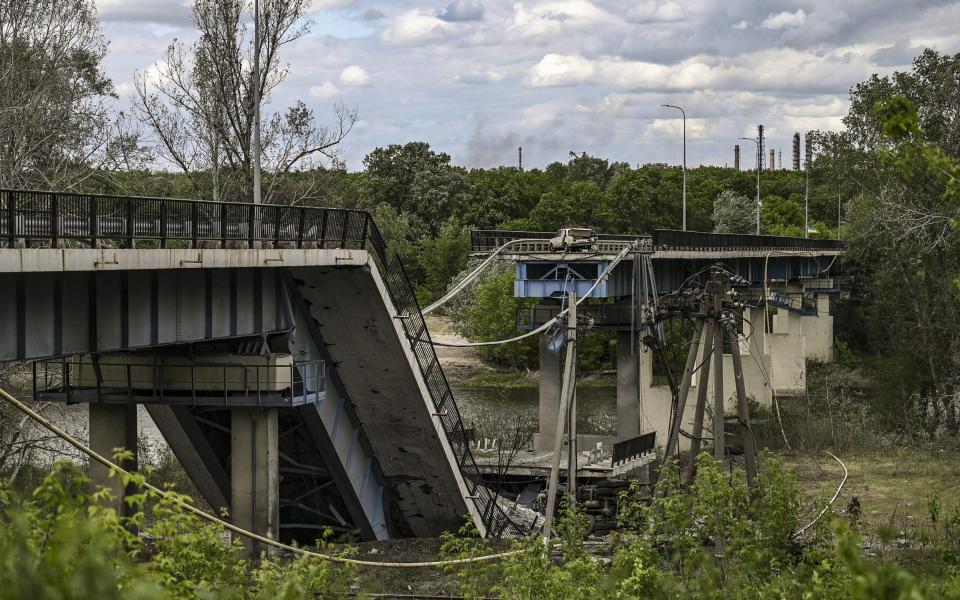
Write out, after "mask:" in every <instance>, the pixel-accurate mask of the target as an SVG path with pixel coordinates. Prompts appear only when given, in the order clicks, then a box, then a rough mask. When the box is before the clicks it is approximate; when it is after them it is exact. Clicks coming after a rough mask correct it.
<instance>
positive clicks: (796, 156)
mask: <svg viewBox="0 0 960 600" xmlns="http://www.w3.org/2000/svg"><path fill="white" fill-rule="evenodd" d="M793 170H794V171H799V170H800V132H797V133H795V134H793Z"/></svg>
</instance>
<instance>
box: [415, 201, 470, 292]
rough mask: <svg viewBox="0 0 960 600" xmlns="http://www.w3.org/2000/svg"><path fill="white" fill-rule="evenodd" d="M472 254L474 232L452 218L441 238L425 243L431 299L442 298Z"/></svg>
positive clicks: (424, 259)
mask: <svg viewBox="0 0 960 600" xmlns="http://www.w3.org/2000/svg"><path fill="white" fill-rule="evenodd" d="M469 252H470V231H469V229H467V228H466V227H464V226H463V225H462V224H461V223H460V221H459V220H457V219H455V218H451V219H449V220H448V221H447V222H446V223H444V224H443V227H442V228H441V229H440V233H439V235H437V237H435V238H426V239H424V240H423V244H422V245H421V251H420V257H421V258H420V264H421V266H422V267H423V271H424V274H425V283H426V289H427V292H428V293H429V294H430V298H431V299H434V298H438V297H440V296H441V295H443V293H444V292H445V291H446V289H447V284H448V283H450V279H451V278H453V276H454V275H456V274H457V273H459V272H460V271H462V270H463V268H464V267H465V266H466V264H467V255H468V254H469Z"/></svg>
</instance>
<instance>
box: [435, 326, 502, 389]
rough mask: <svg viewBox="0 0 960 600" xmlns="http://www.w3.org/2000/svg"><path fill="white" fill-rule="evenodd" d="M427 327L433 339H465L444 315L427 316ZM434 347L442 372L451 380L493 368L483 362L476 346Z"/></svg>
mask: <svg viewBox="0 0 960 600" xmlns="http://www.w3.org/2000/svg"><path fill="white" fill-rule="evenodd" d="M427 327H428V328H429V329H430V337H431V338H432V339H433V340H434V341H437V342H447V343H461V342H466V341H467V339H466V338H464V337H463V336H462V335H460V334H458V333H457V332H456V331H454V329H453V326H452V325H451V324H450V320H449V319H448V318H446V317H440V316H435V315H430V316H428V317H427ZM434 348H435V350H436V352H437V358H439V359H440V364H441V365H443V370H444V373H446V375H447V378H448V379H449V380H451V381H456V380H459V379H463V378H465V377H469V376H471V375H475V374H477V373H482V372H488V371H492V370H493V369H491V368H490V367H488V366H487V365H485V364H484V363H483V361H482V360H481V359H480V354H479V352H477V350H476V348H450V347H447V346H435V347H434Z"/></svg>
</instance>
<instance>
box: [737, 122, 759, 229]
mask: <svg viewBox="0 0 960 600" xmlns="http://www.w3.org/2000/svg"><path fill="white" fill-rule="evenodd" d="M740 139H741V140H749V141H751V142H753V143H754V144H756V145H757V235H760V140H757V139H754V138H748V137H742V138H740Z"/></svg>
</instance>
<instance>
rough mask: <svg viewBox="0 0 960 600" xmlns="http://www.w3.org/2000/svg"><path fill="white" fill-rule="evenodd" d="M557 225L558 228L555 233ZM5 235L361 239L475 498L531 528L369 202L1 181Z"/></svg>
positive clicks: (490, 528)
mask: <svg viewBox="0 0 960 600" xmlns="http://www.w3.org/2000/svg"><path fill="white" fill-rule="evenodd" d="M549 235H552V234H549ZM0 240H3V241H4V242H6V243H7V244H9V246H10V247H14V246H15V245H16V243H17V240H24V242H25V243H26V244H27V245H30V243H32V242H33V243H36V242H41V243H43V242H48V243H50V245H51V246H57V245H58V244H59V242H60V241H61V240H74V241H76V242H78V243H88V244H89V245H90V246H91V247H96V246H97V245H98V244H102V243H109V244H114V245H117V246H120V247H126V248H133V247H135V245H136V242H137V241H150V242H157V243H158V245H159V247H161V248H164V247H166V245H167V242H168V241H171V240H176V241H181V242H189V243H190V244H191V246H193V247H197V245H198V244H200V243H202V242H213V243H218V244H219V245H220V246H221V247H226V246H227V245H228V243H230V242H234V243H240V244H243V245H246V246H247V247H250V248H252V247H254V245H255V243H258V242H269V243H272V244H295V245H296V246H297V247H298V248H299V247H303V245H304V244H315V245H316V246H317V247H319V248H356V249H366V250H369V251H370V255H371V257H372V258H373V260H374V262H375V263H376V265H377V268H378V269H379V270H380V273H381V275H382V277H383V280H384V283H385V285H386V287H387V291H388V293H389V294H390V298H391V300H392V301H393V304H394V306H395V308H396V309H397V311H398V312H399V314H400V315H401V316H402V317H403V319H402V321H403V328H404V331H405V332H406V334H407V336H408V340H409V343H410V346H411V348H412V349H413V353H414V355H415V356H416V359H417V367H418V368H419V369H420V373H421V375H422V376H423V378H424V381H425V383H426V386H427V390H428V392H429V394H430V397H431V401H432V403H433V405H434V408H435V409H436V412H437V414H438V415H440V421H441V423H442V425H443V430H444V432H445V433H446V435H447V439H448V441H449V443H450V446H451V448H452V450H453V454H454V457H455V459H456V462H457V467H458V468H459V469H460V472H461V474H462V475H463V478H464V480H465V481H466V483H467V486H468V491H469V493H470V496H471V498H470V500H468V501H471V500H472V501H473V502H475V503H476V506H477V509H478V512H479V513H480V515H481V518H482V519H483V523H484V526H485V527H486V529H487V532H488V535H493V536H495V537H499V536H502V535H504V534H514V535H526V534H527V533H530V532H529V531H524V530H523V529H521V528H520V527H519V526H518V525H516V524H515V523H513V522H512V521H511V520H510V518H509V517H508V516H507V515H506V514H505V513H504V512H503V510H502V508H501V507H500V505H499V504H498V503H497V498H496V496H495V495H494V494H493V493H492V492H491V491H490V490H489V489H488V488H487V487H486V486H484V485H483V484H482V475H481V473H480V469H479V467H478V466H477V463H476V461H475V460H474V458H473V454H472V453H471V452H470V445H469V440H468V435H467V433H466V430H465V429H464V424H463V419H462V418H461V416H460V411H459V410H458V409H457V404H456V401H455V399H454V397H453V393H452V392H451V391H450V385H449V383H448V382H447V379H446V376H445V375H444V373H443V369H442V368H441V367H440V363H439V360H438V359H437V355H436V353H435V352H434V349H433V344H432V342H431V341H430V332H429V331H428V330H427V326H426V321H425V320H424V317H423V313H422V312H421V311H420V306H419V304H418V303H417V299H416V295H415V293H414V289H413V285H412V284H411V283H410V280H409V278H408V277H407V274H406V272H405V271H404V268H403V264H402V263H401V262H400V259H399V257H397V256H394V257H392V258H390V257H389V255H388V250H387V244H386V241H385V240H384V239H383V236H382V234H381V233H380V230H379V228H378V227H377V225H376V223H375V222H374V220H373V218H372V217H371V215H370V213H368V212H366V211H361V210H349V209H338V208H315V207H306V206H279V205H273V204H251V203H230V202H210V201H204V200H181V199H171V198H143V197H135V196H115V195H103V194H76V193H66V192H46V191H27V190H10V189H0Z"/></svg>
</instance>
